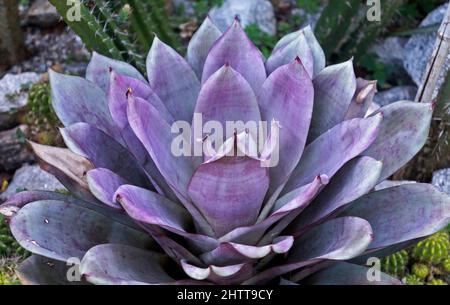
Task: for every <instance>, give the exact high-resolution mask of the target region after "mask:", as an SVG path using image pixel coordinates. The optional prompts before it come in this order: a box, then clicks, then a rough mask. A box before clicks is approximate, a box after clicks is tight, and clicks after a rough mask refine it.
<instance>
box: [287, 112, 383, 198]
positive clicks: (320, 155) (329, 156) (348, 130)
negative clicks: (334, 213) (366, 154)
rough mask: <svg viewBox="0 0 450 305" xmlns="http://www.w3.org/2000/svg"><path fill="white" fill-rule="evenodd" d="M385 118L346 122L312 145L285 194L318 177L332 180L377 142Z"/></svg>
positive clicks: (305, 153)
mask: <svg viewBox="0 0 450 305" xmlns="http://www.w3.org/2000/svg"><path fill="white" fill-rule="evenodd" d="M382 119H383V116H382V115H381V114H379V115H376V116H373V117H371V118H366V119H353V120H349V121H345V122H343V123H341V124H339V125H337V126H336V127H334V128H332V129H331V130H329V131H328V132H326V133H325V134H323V135H322V136H320V137H319V138H318V139H317V140H315V141H314V142H313V143H311V144H309V145H308V146H307V147H306V148H305V151H304V153H303V156H302V158H301V159H300V162H299V164H298V165H297V167H296V168H295V170H294V172H293V173H292V176H291V177H290V179H289V182H288V183H287V184H286V187H285V188H284V190H283V193H284V194H286V193H288V192H289V191H291V190H294V189H296V188H298V187H300V186H302V185H305V184H306V183H308V182H309V181H312V180H313V179H314V177H315V176H317V175H319V174H325V175H327V176H328V177H329V178H332V177H333V176H334V174H335V173H336V172H337V171H338V170H339V169H340V168H341V167H342V166H343V165H344V164H345V163H347V162H348V161H349V160H351V159H353V158H354V157H356V156H358V155H359V154H360V153H361V152H363V151H364V150H366V149H367V148H368V147H369V146H370V145H371V144H372V143H373V142H374V141H375V139H376V137H377V134H378V129H379V127H380V125H381V122H382Z"/></svg>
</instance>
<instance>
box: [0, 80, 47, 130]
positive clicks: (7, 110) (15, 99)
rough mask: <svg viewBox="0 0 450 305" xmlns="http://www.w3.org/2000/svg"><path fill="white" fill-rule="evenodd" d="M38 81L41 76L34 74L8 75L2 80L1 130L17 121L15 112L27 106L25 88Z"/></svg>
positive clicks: (0, 87) (0, 101)
mask: <svg viewBox="0 0 450 305" xmlns="http://www.w3.org/2000/svg"><path fill="white" fill-rule="evenodd" d="M38 80H39V75H38V74H36V73H34V72H27V73H21V74H17V75H14V74H6V75H5V76H4V77H3V78H2V79H1V80H0V130H3V129H6V128H8V127H10V125H11V124H13V121H14V120H15V119H16V113H15V112H17V110H20V109H21V108H23V107H25V106H26V104H27V98H28V93H27V92H26V90H24V87H28V86H29V85H30V84H33V83H35V82H37V81H38Z"/></svg>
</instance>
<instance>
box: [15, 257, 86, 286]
mask: <svg viewBox="0 0 450 305" xmlns="http://www.w3.org/2000/svg"><path fill="white" fill-rule="evenodd" d="M70 268H71V266H68V265H67V263H65V262H60V261H55V260H52V259H49V258H46V257H42V256H38V255H32V256H30V257H28V258H27V259H25V260H24V261H23V262H22V263H21V264H20V265H19V267H18V268H17V269H16V270H15V271H16V274H17V277H18V278H19V280H20V283H21V284H22V285H87V284H88V283H87V282H86V281H85V280H84V279H82V280H81V281H79V282H77V281H73V282H70V281H68V279H67V274H68V272H69V269H70Z"/></svg>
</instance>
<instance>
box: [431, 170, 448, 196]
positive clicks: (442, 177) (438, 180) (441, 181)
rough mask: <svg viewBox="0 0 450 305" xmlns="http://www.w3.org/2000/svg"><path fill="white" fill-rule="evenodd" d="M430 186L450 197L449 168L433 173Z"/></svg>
mask: <svg viewBox="0 0 450 305" xmlns="http://www.w3.org/2000/svg"><path fill="white" fill-rule="evenodd" d="M432 184H433V185H434V186H436V187H437V188H438V189H439V190H441V191H442V192H444V193H447V194H449V195H450V168H446V169H441V170H438V171H436V172H434V173H433V181H432Z"/></svg>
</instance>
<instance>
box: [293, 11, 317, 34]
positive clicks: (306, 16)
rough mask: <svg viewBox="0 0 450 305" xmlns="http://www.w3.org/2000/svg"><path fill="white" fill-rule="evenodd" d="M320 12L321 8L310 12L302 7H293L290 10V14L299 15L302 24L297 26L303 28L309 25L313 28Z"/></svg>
mask: <svg viewBox="0 0 450 305" xmlns="http://www.w3.org/2000/svg"><path fill="white" fill-rule="evenodd" d="M321 13H322V9H320V10H319V11H318V12H316V13H310V12H308V11H306V10H304V9H302V8H294V9H293V10H292V11H291V14H292V16H299V17H300V19H301V21H302V24H301V25H300V26H299V28H303V27H305V26H307V25H309V26H311V28H313V29H314V28H315V27H316V24H317V21H319V18H320V14H321Z"/></svg>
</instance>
